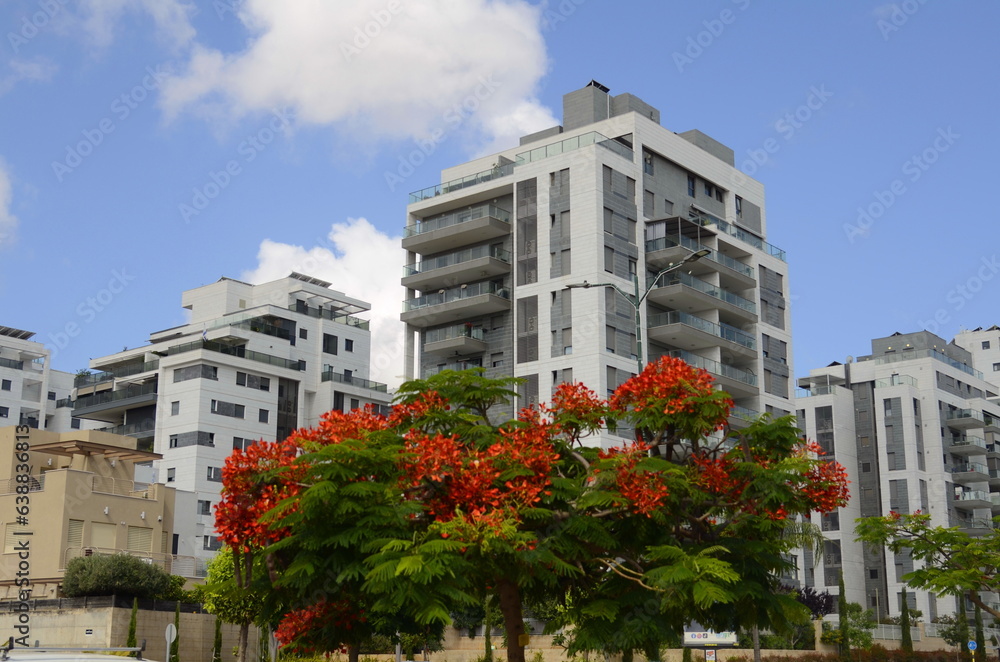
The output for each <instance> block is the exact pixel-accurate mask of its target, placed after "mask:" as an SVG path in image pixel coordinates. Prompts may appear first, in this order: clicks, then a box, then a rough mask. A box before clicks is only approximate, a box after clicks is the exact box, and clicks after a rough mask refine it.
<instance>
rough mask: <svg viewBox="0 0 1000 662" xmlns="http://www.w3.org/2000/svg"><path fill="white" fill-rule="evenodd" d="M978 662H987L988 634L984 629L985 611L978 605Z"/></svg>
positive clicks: (976, 656) (976, 655)
mask: <svg viewBox="0 0 1000 662" xmlns="http://www.w3.org/2000/svg"><path fill="white" fill-rule="evenodd" d="M975 658H976V662H986V632H985V630H984V629H983V610H982V609H980V608H979V605H976V654H975Z"/></svg>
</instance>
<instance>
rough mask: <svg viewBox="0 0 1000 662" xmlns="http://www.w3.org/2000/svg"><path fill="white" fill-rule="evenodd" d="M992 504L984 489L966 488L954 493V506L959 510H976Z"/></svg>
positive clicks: (989, 506)
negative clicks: (963, 490)
mask: <svg viewBox="0 0 1000 662" xmlns="http://www.w3.org/2000/svg"><path fill="white" fill-rule="evenodd" d="M992 506H993V500H992V499H991V497H990V493H989V492H986V491H985V490H966V491H965V492H959V493H958V494H956V495H955V508H958V509H960V510H976V509H977V508H991V507H992Z"/></svg>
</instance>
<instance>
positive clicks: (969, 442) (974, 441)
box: [948, 437, 986, 450]
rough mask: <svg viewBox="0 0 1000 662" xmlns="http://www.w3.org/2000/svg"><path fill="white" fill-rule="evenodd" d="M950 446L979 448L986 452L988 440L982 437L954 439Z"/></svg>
mask: <svg viewBox="0 0 1000 662" xmlns="http://www.w3.org/2000/svg"><path fill="white" fill-rule="evenodd" d="M948 445H949V446H978V447H979V448H982V449H983V450H986V440H985V439H983V438H982V437H957V438H954V437H953V438H952V440H951V442H950V443H949V444H948Z"/></svg>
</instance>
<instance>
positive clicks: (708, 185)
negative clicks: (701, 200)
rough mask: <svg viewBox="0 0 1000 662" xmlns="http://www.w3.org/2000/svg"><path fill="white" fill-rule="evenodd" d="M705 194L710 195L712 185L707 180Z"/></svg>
mask: <svg viewBox="0 0 1000 662" xmlns="http://www.w3.org/2000/svg"><path fill="white" fill-rule="evenodd" d="M705 195H706V196H708V197H710V198H711V197H712V185H711V184H709V183H708V182H705Z"/></svg>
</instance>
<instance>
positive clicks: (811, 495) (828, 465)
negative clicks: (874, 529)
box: [802, 460, 850, 513]
mask: <svg viewBox="0 0 1000 662" xmlns="http://www.w3.org/2000/svg"><path fill="white" fill-rule="evenodd" d="M849 482H850V481H848V480H847V469H845V468H844V466H843V465H842V464H840V463H839V462H834V461H833V460H828V461H826V462H819V463H817V464H814V465H813V466H812V468H811V469H810V470H809V472H808V473H806V475H805V483H804V484H803V485H802V494H803V495H804V496H805V500H806V502H807V503H808V504H809V509H810V510H818V511H819V512H821V513H831V512H833V511H834V510H836V509H837V508H841V507H843V506H846V505H847V500H848V499H849V498H850V493H849V491H848V489H847V485H848V483H849Z"/></svg>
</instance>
